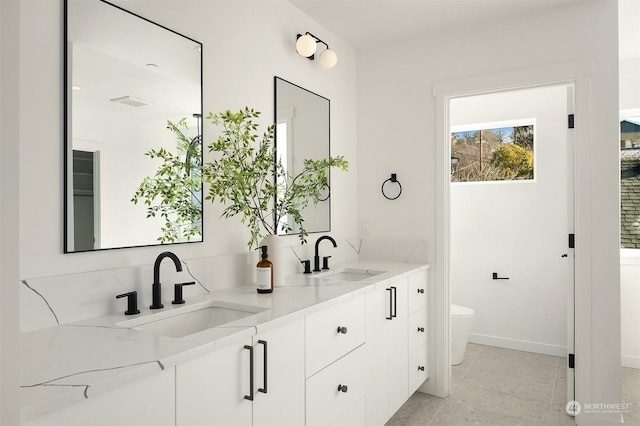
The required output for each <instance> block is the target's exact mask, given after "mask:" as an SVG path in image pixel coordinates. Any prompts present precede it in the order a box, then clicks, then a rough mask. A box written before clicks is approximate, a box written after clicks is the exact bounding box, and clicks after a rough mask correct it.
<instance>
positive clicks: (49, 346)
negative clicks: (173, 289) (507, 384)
mask: <svg viewBox="0 0 640 426" xmlns="http://www.w3.org/2000/svg"><path fill="white" fill-rule="evenodd" d="M428 268H429V266H428V265H416V264H406V263H389V264H381V263H380V262H375V263H367V262H362V261H359V262H354V263H351V264H348V265H343V266H342V267H337V268H336V269H335V270H332V271H329V272H325V273H320V274H313V275H304V274H295V275H290V276H288V277H287V285H286V286H283V287H278V288H276V289H275V290H274V292H273V293H271V294H257V293H256V291H255V289H254V288H252V287H236V288H232V289H228V290H221V291H216V292H212V293H210V294H206V295H201V296H196V297H192V298H187V303H186V304H185V305H181V306H179V307H175V305H174V306H167V307H165V308H164V309H163V310H162V312H157V311H156V312H153V311H150V310H149V309H145V308H143V307H141V310H142V313H141V314H139V315H136V316H129V317H125V315H109V316H104V317H100V318H93V319H89V320H84V321H80V322H77V323H72V324H68V325H61V326H58V327H50V328H46V329H42V330H37V331H33V332H29V333H24V334H23V335H22V345H23V346H22V348H23V353H25V357H24V359H23V362H22V365H21V368H22V372H23V373H22V384H23V389H22V397H23V398H22V407H21V408H22V417H23V424H26V425H43V424H47V425H52V424H64V425H86V424H92V425H115V424H117V425H127V424H130V425H134V424H135V425H144V424H149V425H200V424H213V425H216V424H220V425H303V424H306V425H329V424H332V425H339V424H344V425H357V424H360V425H365V424H367V425H382V424H384V423H385V422H386V421H387V420H388V419H389V418H390V417H391V416H392V415H393V414H394V413H395V411H396V410H397V409H398V408H399V407H400V406H401V405H402V404H403V403H404V402H405V401H406V400H407V399H408V398H409V396H410V395H411V394H412V393H413V392H414V391H415V390H416V389H417V388H418V387H419V386H420V385H421V384H422V383H424V381H425V380H427V379H428V377H429V366H428V360H427V348H428V327H427V309H428V293H429V286H428V282H427V273H428ZM227 311H239V313H237V314H234V315H235V316H234V315H231V312H227ZM205 312H209V313H210V314H212V313H214V312H217V313H220V315H222V317H224V318H223V319H220V320H219V321H222V322H223V323H221V324H220V325H217V326H213V327H212V328H205V326H203V325H198V324H196V322H197V318H199V317H201V316H202V315H205ZM217 313H216V314H215V315H217ZM207 315H209V314H207ZM212 315H213V314H212ZM225 315H226V316H225ZM228 315H231V316H228ZM222 317H220V318H222ZM189 321H191V322H190V323H189ZM185 333H187V334H185Z"/></svg>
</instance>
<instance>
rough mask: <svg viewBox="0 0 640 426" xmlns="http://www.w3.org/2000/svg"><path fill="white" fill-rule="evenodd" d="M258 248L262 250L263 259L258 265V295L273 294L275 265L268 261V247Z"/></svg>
mask: <svg viewBox="0 0 640 426" xmlns="http://www.w3.org/2000/svg"><path fill="white" fill-rule="evenodd" d="M258 248H259V249H262V259H261V260H260V262H258V264H257V265H256V278H257V287H258V293H271V292H272V291H273V263H271V261H270V260H269V259H267V257H268V254H267V246H261V247H258ZM256 250H257V249H256Z"/></svg>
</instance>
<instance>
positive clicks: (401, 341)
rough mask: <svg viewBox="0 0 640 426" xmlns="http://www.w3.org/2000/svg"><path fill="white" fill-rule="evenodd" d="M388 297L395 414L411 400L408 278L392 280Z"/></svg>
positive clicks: (391, 394) (391, 391) (391, 399)
mask: <svg viewBox="0 0 640 426" xmlns="http://www.w3.org/2000/svg"><path fill="white" fill-rule="evenodd" d="M389 289H390V290H391V291H389V292H387V297H391V298H392V299H391V300H390V301H389V305H390V307H393V313H392V315H391V316H392V317H393V319H392V320H390V321H389V326H388V327H387V342H388V347H389V413H391V414H393V413H395V412H396V411H397V410H398V409H399V408H400V407H401V406H402V404H404V402H405V401H406V400H407V399H408V398H409V370H408V361H409V347H408V346H409V344H408V330H407V327H408V324H407V321H408V316H407V309H408V302H407V277H400V278H395V279H392V280H391V282H390V283H389Z"/></svg>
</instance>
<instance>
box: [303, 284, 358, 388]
mask: <svg viewBox="0 0 640 426" xmlns="http://www.w3.org/2000/svg"><path fill="white" fill-rule="evenodd" d="M365 320H366V317H365V296H364V294H362V295H360V296H356V297H354V298H351V299H348V300H345V301H344V302H340V303H338V304H336V305H333V306H330V307H328V308H326V309H323V310H322V311H318V312H314V313H312V314H309V315H307V317H306V318H305V348H306V361H307V363H306V364H307V367H306V372H307V375H306V377H309V376H311V375H313V374H315V373H317V372H318V371H320V370H321V369H323V368H324V367H326V366H327V365H329V364H331V363H332V362H333V361H335V360H337V359H338V358H340V357H341V356H343V355H344V354H346V353H347V352H349V351H351V350H353V349H355V348H356V347H358V346H360V345H361V344H363V343H364V341H365ZM339 329H340V331H339Z"/></svg>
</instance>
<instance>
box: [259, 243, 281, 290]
mask: <svg viewBox="0 0 640 426" xmlns="http://www.w3.org/2000/svg"><path fill="white" fill-rule="evenodd" d="M258 245H259V246H267V255H268V259H269V260H270V261H271V263H273V286H274V287H282V286H284V282H285V266H284V262H285V259H284V245H283V244H282V240H281V239H280V238H279V237H278V236H277V235H273V234H267V235H265V237H264V238H263V239H262V241H260V243H259V244H258Z"/></svg>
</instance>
